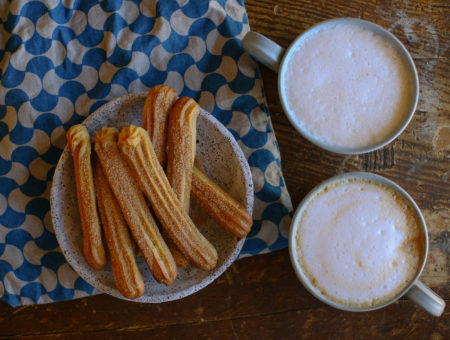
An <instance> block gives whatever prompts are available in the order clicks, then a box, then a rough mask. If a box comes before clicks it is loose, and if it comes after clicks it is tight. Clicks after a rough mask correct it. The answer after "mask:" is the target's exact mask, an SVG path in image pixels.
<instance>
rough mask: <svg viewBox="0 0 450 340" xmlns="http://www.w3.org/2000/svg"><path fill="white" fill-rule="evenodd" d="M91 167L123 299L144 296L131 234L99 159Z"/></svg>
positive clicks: (142, 280) (104, 230) (115, 275)
mask: <svg viewBox="0 0 450 340" xmlns="http://www.w3.org/2000/svg"><path fill="white" fill-rule="evenodd" d="M94 156H95V154H94ZM92 165H93V170H94V183H95V188H96V190H97V202H98V208H99V212H100V218H101V221H102V226H103V232H104V234H105V238H106V245H107V247H108V252H109V257H110V259H111V267H112V272H113V276H114V280H115V282H116V286H117V289H118V290H119V292H120V293H121V294H122V295H123V296H125V297H126V298H128V299H136V298H138V297H140V296H141V295H142V294H144V289H145V287H144V279H143V278H142V274H141V272H140V270H139V268H138V265H137V263H136V258H135V254H134V252H135V249H134V245H133V243H132V240H131V236H130V232H129V230H128V226H127V224H126V222H125V219H124V218H123V215H122V212H121V211H120V207H119V204H118V203H117V201H116V198H115V197H114V194H113V192H112V191H111V188H110V187H109V183H108V180H107V179H106V177H105V175H104V174H103V170H102V168H101V165H100V162H99V160H98V158H96V157H93V159H92Z"/></svg>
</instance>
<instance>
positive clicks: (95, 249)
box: [67, 124, 107, 269]
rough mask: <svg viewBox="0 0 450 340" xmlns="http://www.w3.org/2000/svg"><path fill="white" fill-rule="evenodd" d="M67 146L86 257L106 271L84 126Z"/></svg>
mask: <svg viewBox="0 0 450 340" xmlns="http://www.w3.org/2000/svg"><path fill="white" fill-rule="evenodd" d="M67 142H68V146H69V149H70V152H71V154H72V157H73V163H74V170H75V183H76V187H77V199H78V207H79V211H80V217H81V225H82V228H83V254H84V257H85V259H86V262H87V263H88V264H89V265H90V266H91V267H92V268H95V269H103V268H104V267H105V266H106V264H107V258H106V252H105V248H104V246H103V239H102V231H101V225H100V219H99V216H98V212H97V204H96V200H95V188H94V179H93V176H92V166H91V139H90V137H89V133H88V131H87V129H86V127H85V126H84V125H81V124H78V125H74V126H72V127H71V128H70V129H69V131H68V132H67Z"/></svg>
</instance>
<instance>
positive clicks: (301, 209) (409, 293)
mask: <svg viewBox="0 0 450 340" xmlns="http://www.w3.org/2000/svg"><path fill="white" fill-rule="evenodd" d="M354 180H356V181H358V180H359V181H361V182H362V183H363V184H364V183H374V184H379V185H380V187H384V188H388V190H392V192H393V193H395V195H398V197H400V198H401V199H403V200H404V202H406V204H407V205H409V207H410V208H409V209H410V211H411V213H413V214H414V218H415V221H417V222H416V224H417V227H416V228H417V229H415V230H418V231H419V233H422V234H421V235H420V240H421V242H420V248H417V249H420V250H419V253H420V254H421V257H419V260H418V261H417V263H418V266H413V268H414V270H415V272H411V273H412V274H414V273H415V274H414V276H411V279H410V280H409V281H408V283H407V285H406V286H404V287H403V286H402V285H400V286H399V287H400V288H399V289H401V291H398V293H394V294H395V295H394V296H393V297H391V295H386V296H388V297H387V299H388V300H387V301H386V300H384V302H383V300H382V301H381V302H380V304H378V305H374V306H370V307H364V306H362V307H360V306H358V307H349V306H348V304H345V303H341V302H336V299H333V298H330V297H329V296H327V294H325V293H324V291H323V288H322V289H320V288H319V287H318V283H317V280H316V283H313V281H314V280H312V279H311V276H310V275H308V274H307V270H306V269H305V268H304V267H305V266H306V264H304V263H303V262H302V261H301V259H300V258H299V257H300V256H304V255H302V252H301V251H300V252H299V250H298V249H300V248H301V246H300V245H299V244H298V243H299V240H298V238H299V237H300V236H298V235H300V234H299V228H301V227H300V225H301V223H306V222H304V221H303V218H305V217H304V216H305V211H307V210H308V209H310V206H309V205H308V204H309V203H310V202H311V201H312V200H314V199H315V198H317V197H318V194H319V195H320V194H321V193H323V192H328V191H324V189H325V190H333V184H336V183H338V184H339V183H344V186H345V185H347V184H346V183H349V181H350V183H351V181H354ZM330 188H331V189H330ZM344 189H346V190H349V188H345V187H344ZM386 192H388V191H386ZM388 195H389V194H388ZM314 202H317V201H314ZM346 208H347V207H346ZM340 213H342V211H341V212H340ZM411 216H412V215H411ZM352 218H353V215H352ZM358 221H359V220H358ZM314 223H315V224H314V228H319V224H316V223H319V222H317V220H314ZM336 223H337V222H336ZM358 223H359V222H358ZM336 225H337V224H334V225H332V226H331V228H333V227H336ZM344 225H347V224H345V223H344ZM303 232H305V230H304V231H303ZM370 232H373V234H374V235H375V231H373V230H370ZM303 235H304V234H303ZM340 235H341V234H340ZM351 235H352V234H349V235H345V237H344V239H345V238H346V237H347V236H351ZM305 240H306V239H305ZM305 242H306V241H305ZM351 242H357V241H355V240H352V241H351ZM370 242H374V241H373V240H372V239H370ZM422 242H423V243H422ZM364 250H365V251H366V248H364ZM302 251H303V252H305V251H306V250H305V249H302ZM369 251H370V250H367V251H366V252H369ZM289 252H290V258H291V262H292V265H293V267H294V270H295V272H296V274H297V277H298V278H299V280H300V281H301V282H302V284H303V285H304V286H305V288H306V289H307V290H308V291H309V292H310V293H311V294H313V295H314V296H315V297H316V298H318V299H319V300H321V301H323V302H325V303H327V304H328V305H330V306H332V307H335V308H338V309H341V310H345V311H352V312H364V311H371V310H376V309H379V308H382V307H385V306H387V305H390V304H392V303H394V302H395V301H397V300H398V299H399V298H400V297H402V296H403V295H406V297H408V298H409V299H410V300H412V301H414V302H415V303H416V304H418V305H419V306H420V307H421V308H423V309H424V310H425V311H427V312H428V313H430V314H432V315H434V316H440V315H441V314H442V313H443V311H444V308H445V302H444V300H443V299H441V298H440V297H439V296H438V295H437V294H436V293H434V292H433V291H432V290H430V289H429V288H428V287H427V286H426V285H424V284H423V283H422V282H421V281H420V280H419V276H420V274H421V273H422V270H423V268H424V266H425V261H426V257H427V254H428V234H427V227H426V224H425V220H424V218H423V215H422V213H421V212H420V209H419V208H418V206H417V204H416V203H415V202H414V200H413V199H412V198H411V196H410V195H409V194H408V193H407V192H406V191H405V190H404V189H402V188H401V187H400V186H399V185H397V184H396V183H394V182H392V181H390V180H388V179H386V178H384V177H382V176H379V175H375V174H372V173H364V172H351V173H346V174H343V175H338V176H334V177H332V178H330V179H328V180H326V181H324V182H323V183H321V184H320V185H319V186H317V187H316V188H314V189H313V190H312V191H311V192H310V193H309V194H308V195H307V196H306V197H305V198H304V199H303V201H302V202H301V203H300V204H299V206H298V208H297V210H296V212H295V214H294V217H293V219H292V223H291V229H290V234H289ZM321 252H323V253H326V254H331V255H332V256H333V258H334V257H336V256H337V255H336V251H335V250H333V249H330V248H329V247H327V248H323V249H321ZM310 254H311V253H310ZM355 254H356V253H355ZM380 254H384V253H383V251H382V252H381V253H380ZM396 254H397V253H396ZM358 255H359V254H358ZM352 256H357V255H353V253H352ZM396 256H397V255H396ZM397 259H398V258H397V257H396V258H395V259H394V260H395V261H397ZM379 261H382V260H381V259H379ZM377 265H378V264H377ZM347 268H348V267H347ZM359 269H360V267H358V269H357V270H359ZM361 270H362V269H361ZM364 270H368V269H367V268H365V269H364ZM327 273H328V271H327ZM345 275H350V273H349V272H346V273H345ZM352 280H353V279H352ZM336 282H339V281H336ZM355 282H356V281H355ZM332 284H333V283H332ZM380 285H381V284H380ZM401 287H403V288H401ZM364 289H366V288H364ZM364 289H363V291H364ZM395 292H397V291H395Z"/></svg>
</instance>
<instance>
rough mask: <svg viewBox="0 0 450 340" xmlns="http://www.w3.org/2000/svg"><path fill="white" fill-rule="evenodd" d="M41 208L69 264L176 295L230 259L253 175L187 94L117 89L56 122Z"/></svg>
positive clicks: (118, 293) (132, 294)
mask: <svg viewBox="0 0 450 340" xmlns="http://www.w3.org/2000/svg"><path fill="white" fill-rule="evenodd" d="M67 141H68V143H67V146H66V148H65V149H64V151H63V153H62V155H61V158H60V160H59V162H58V165H57V167H56V170H55V174H54V177H53V184H52V189H51V200H50V204H51V215H52V222H53V227H54V231H55V234H56V238H57V240H58V242H59V245H60V247H61V250H62V252H63V254H64V256H65V257H66V259H67V261H68V262H69V264H70V265H71V266H72V268H73V269H74V270H75V271H76V272H77V273H78V274H79V275H80V276H81V277H82V278H83V279H84V280H85V281H86V282H88V283H90V284H91V285H92V286H94V287H96V288H97V289H98V290H100V291H102V292H105V293H107V294H110V295H112V296H115V297H118V298H122V299H128V300H133V301H137V302H148V303H159V302H165V301H171V300H176V299H180V298H183V297H185V296H188V295H190V294H193V293H195V292H197V291H198V290H200V289H202V288H204V287H205V286H207V285H208V284H210V283H211V282H213V281H214V280H215V279H216V278H217V277H219V275H221V274H222V273H223V272H224V271H225V270H226V269H227V268H228V267H229V266H230V265H231V264H232V263H233V261H234V260H235V259H236V258H237V256H238V255H239V253H240V251H241V249H242V246H243V244H244V242H245V237H246V235H247V234H248V232H249V231H250V228H251V226H252V223H253V221H252V217H251V216H252V211H253V183H252V178H251V172H250V168H249V165H248V163H247V160H246V158H245V156H244V154H243V153H242V150H241V149H240V147H239V145H238V144H237V142H236V140H235V139H234V137H233V136H232V134H231V133H230V132H229V131H228V130H227V129H226V128H225V127H224V126H223V125H222V124H221V123H220V122H219V121H217V120H216V119H215V118H214V117H213V116H212V115H211V114H209V113H208V112H206V111H204V110H203V109H201V108H200V107H199V105H198V104H197V103H196V102H195V101H194V100H193V99H191V98H187V97H181V98H178V97H177V94H176V92H175V90H173V89H172V88H170V87H169V86H166V85H158V86H155V87H153V88H152V89H150V91H149V92H148V93H135V94H128V95H125V96H122V97H118V98H116V99H113V100H112V101H110V102H108V103H107V104H105V105H103V106H101V107H100V108H99V109H97V110H96V111H95V112H94V113H92V114H91V115H90V116H89V117H88V118H87V119H86V120H85V121H84V122H83V123H82V124H77V125H75V126H72V127H71V129H70V130H69V131H68V132H67Z"/></svg>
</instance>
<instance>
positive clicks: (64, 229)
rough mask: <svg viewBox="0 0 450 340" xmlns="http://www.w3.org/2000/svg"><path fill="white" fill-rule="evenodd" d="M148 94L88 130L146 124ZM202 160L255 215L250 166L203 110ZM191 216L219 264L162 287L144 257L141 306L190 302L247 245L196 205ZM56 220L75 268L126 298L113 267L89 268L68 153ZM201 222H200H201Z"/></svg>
mask: <svg viewBox="0 0 450 340" xmlns="http://www.w3.org/2000/svg"><path fill="white" fill-rule="evenodd" d="M145 97H146V93H137V94H128V95H125V96H122V97H119V98H116V99H114V100H112V101H110V102H109V103H107V104H105V105H103V106H101V107H100V108H99V109H97V110H96V111H95V112H94V113H93V114H91V115H90V116H89V118H87V119H86V120H85V121H84V122H83V124H85V125H86V127H87V129H88V131H89V133H90V134H91V136H93V134H94V131H96V130H98V129H100V128H101V127H102V126H115V127H118V128H121V127H123V126H126V125H130V124H135V125H140V124H141V113H142V108H143V105H144V101H145ZM197 158H198V161H200V164H201V166H202V167H203V170H204V171H205V172H206V174H208V175H209V176H210V177H211V178H212V179H213V180H214V181H215V182H216V183H218V184H219V185H220V186H221V187H222V188H223V189H225V190H226V191H227V192H228V193H230V194H231V195H232V196H233V197H234V198H236V199H237V200H238V201H239V202H241V203H242V204H243V205H244V206H245V207H246V208H247V210H248V211H249V213H250V214H251V213H252V210H253V182H252V178H251V172H250V168H249V165H248V163H247V160H246V158H245V156H244V154H243V153H242V150H241V149H240V147H239V146H238V144H237V143H236V140H235V139H234V137H233V136H232V135H231V133H230V132H229V131H228V130H227V129H226V128H225V127H224V126H223V125H222V124H221V123H220V122H219V121H218V120H216V119H215V118H214V117H213V116H212V115H210V114H209V113H207V112H205V111H203V110H202V112H201V113H200V116H199V118H198V121H197ZM192 201H193V202H192V204H191V213H192V214H194V215H193V219H194V221H196V222H197V226H198V227H199V229H200V230H201V232H202V233H203V234H204V235H205V237H206V238H208V239H209V240H210V241H211V242H212V243H213V244H214V246H215V247H216V249H217V252H218V255H219V258H218V262H217V266H216V268H214V269H213V270H211V271H209V272H205V271H202V270H199V269H197V268H195V267H188V268H185V269H179V271H178V277H177V279H176V280H175V282H174V283H173V284H171V285H170V286H165V285H163V284H159V283H157V282H156V281H155V280H154V279H153V277H152V274H151V273H150V271H149V269H148V267H147V264H146V263H145V261H144V259H143V257H142V256H140V257H138V259H137V260H138V265H139V268H140V270H141V272H142V275H143V277H144V281H145V292H144V295H143V296H141V297H140V298H138V299H136V300H133V301H138V302H150V303H157V302H164V301H170V300H176V299H180V298H183V297H185V296H188V295H190V294H193V293H195V292H197V291H198V290H200V289H202V288H203V287H205V286H207V285H208V284H210V283H211V282H212V281H213V280H214V279H216V278H217V277H218V276H219V275H221V274H222V273H223V272H224V271H225V270H226V269H227V268H228V267H229V266H230V265H231V264H232V263H233V261H234V260H235V259H236V257H237V256H238V255H239V252H240V251H241V249H242V246H243V244H244V242H245V239H241V240H239V241H238V240H237V239H236V237H235V236H233V235H231V234H230V233H228V232H226V231H225V230H224V229H223V228H221V227H220V226H219V225H218V224H217V223H216V222H215V221H214V220H212V219H211V218H210V217H209V216H207V215H206V213H205V212H204V211H203V210H202V209H201V208H200V207H199V206H198V205H197V204H196V203H195V201H194V200H192ZM50 204H51V215H52V221H53V227H54V230H55V234H56V238H57V239H58V242H59V245H60V247H61V249H62V252H63V253H64V256H65V257H66V259H67V261H68V262H69V264H70V265H71V266H72V268H73V269H74V270H75V271H76V272H77V273H78V274H79V275H80V276H81V277H82V278H83V279H84V280H85V281H87V282H88V283H90V284H91V285H92V286H94V287H96V288H98V289H99V290H101V291H103V292H105V293H108V294H110V295H113V296H115V297H118V298H123V296H122V295H121V294H120V292H119V291H118V290H117V288H116V286H115V283H114V278H113V275H112V271H111V266H110V263H109V264H108V266H107V267H106V269H104V270H95V269H92V268H91V267H89V266H88V264H87V263H86V261H85V260H84V257H83V254H82V233H81V222H80V215H79V212H78V204H77V198H76V187H75V180H74V170H73V161H72V157H71V155H70V152H69V150H68V148H67V147H66V148H65V149H64V151H63V153H62V155H61V158H60V160H59V163H58V165H57V167H56V170H55V175H54V177H53V185H52V189H51V202H50ZM195 217H196V218H195Z"/></svg>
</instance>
